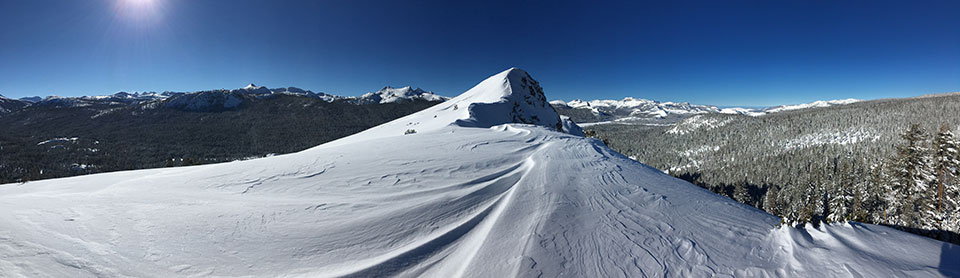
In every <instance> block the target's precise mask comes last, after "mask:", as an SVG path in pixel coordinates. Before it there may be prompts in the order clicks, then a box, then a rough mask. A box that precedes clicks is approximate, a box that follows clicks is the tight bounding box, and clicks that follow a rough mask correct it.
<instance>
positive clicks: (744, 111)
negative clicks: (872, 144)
mask: <svg viewBox="0 0 960 278" xmlns="http://www.w3.org/2000/svg"><path fill="white" fill-rule="evenodd" d="M860 101H862V100H859V99H852V98H848V99H838V100H818V101H814V102H811V103H803V104H793V105H780V106H773V107H767V108H762V109H751V108H739V107H736V108H724V109H722V110H720V113H723V114H740V115H747V116H754V117H756V116H763V115H767V114H771V113H778V112H785V111H793V110H801V109H808V108H821V107H831V106H838V105H847V104H851V103H856V102H860Z"/></svg>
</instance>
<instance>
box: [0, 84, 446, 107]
mask: <svg viewBox="0 0 960 278" xmlns="http://www.w3.org/2000/svg"><path fill="white" fill-rule="evenodd" d="M281 95H292V96H300V97H307V98H315V99H319V100H323V101H326V102H334V101H342V102H346V103H354V104H372V103H395V102H405V101H412V100H422V101H442V100H445V99H446V98H445V97H443V96H439V95H436V94H434V93H433V92H428V91H424V90H423V89H420V88H411V87H409V86H407V87H402V88H393V87H390V86H387V87H384V88H383V89H380V90H379V91H376V92H371V93H366V94H363V95H361V96H359V97H352V96H337V95H331V94H326V93H322V92H318V93H315V92H312V91H310V90H303V89H300V88H296V87H285V88H273V89H268V88H267V87H264V86H257V85H254V84H250V85H247V86H246V87H243V88H239V89H232V90H226V89H221V90H206V91H196V92H169V91H167V92H162V93H157V92H135V93H128V92H117V93H115V94H112V95H104V96H81V97H59V96H48V97H44V98H41V97H26V98H20V99H10V98H5V97H3V96H0V114H5V113H11V112H14V111H17V110H20V109H23V108H26V107H30V106H54V107H84V106H91V105H93V104H108V105H137V106H140V107H142V108H143V109H155V108H160V107H163V108H172V109H178V110H182V111H193V112H215V111H223V110H231V109H237V108H238V107H240V106H241V105H243V104H245V103H249V102H251V101H256V100H257V99H268V98H275V97H277V96H281Z"/></svg>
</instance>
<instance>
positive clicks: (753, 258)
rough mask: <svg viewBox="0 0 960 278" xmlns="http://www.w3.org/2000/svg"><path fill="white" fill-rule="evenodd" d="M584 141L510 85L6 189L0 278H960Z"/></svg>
mask: <svg viewBox="0 0 960 278" xmlns="http://www.w3.org/2000/svg"><path fill="white" fill-rule="evenodd" d="M575 129H576V125H575V124H572V123H571V122H569V121H568V120H566V119H561V118H560V117H558V116H557V115H556V113H555V112H554V111H553V108H551V107H550V106H549V105H548V104H547V102H546V100H545V98H544V97H543V93H542V90H541V89H540V86H539V85H538V84H537V83H536V81H534V80H533V79H532V78H531V77H530V76H529V75H528V74H527V73H526V72H524V71H522V70H519V69H510V70H507V71H504V72H502V73H500V74H497V75H495V76H493V77H490V78H489V79H487V80H484V81H483V82H481V83H480V84H479V85H477V86H476V87H474V88H473V89H471V90H469V91H467V92H466V93H464V94H462V95H460V96H458V97H455V98H453V99H450V100H448V101H446V102H444V103H441V104H439V105H436V106H434V107H431V108H428V109H426V110H424V111H421V112H418V113H415V114H412V115H409V116H407V117H404V118H401V119H398V120H395V121H392V122H390V123H387V124H384V125H381V126H378V127H375V128H372V129H370V130H367V131H364V132H361V133H358V134H355V135H353V136H349V137H346V138H343V139H340V140H337V141H333V142H330V143H327V144H323V145H320V146H317V147H314V148H311V149H308V150H305V151H302V152H299V153H294V154H288V155H278V156H272V157H266V158H261V159H253V160H246V161H236V162H230V163H222V164H212V165H202V166H191V167H179V168H161V169H149V170H138V171H126V172H115V173H106V174H96V175H88V176H80V177H71V178H63V179H54V180H44V181H36V182H29V183H26V184H6V185H0V212H2V213H0V276H3V277H195V276H218V277H223V276H245V277H336V276H342V277H382V276H401V277H413V276H424V277H537V276H543V277H648V276H655V277H662V276H667V277H705V276H721V277H725V276H726V277H728V276H737V277H943V276H960V264H958V262H960V248H957V246H955V245H951V244H947V243H943V242H939V241H935V240H931V239H927V238H923V237H919V236H915V235H912V234H908V233H904V232H900V231H897V230H894V229H890V228H885V227H881V226H875V225H865V224H858V223H852V224H845V225H833V226H824V227H820V228H818V229H815V228H812V227H808V228H806V229H794V228H778V227H776V226H777V223H778V222H779V219H778V218H776V217H774V216H771V215H769V214H767V213H765V212H762V211H760V210H757V209H754V208H751V207H749V206H746V205H742V204H739V203H737V202H735V201H733V200H730V199H727V198H724V197H721V196H718V195H715V194H713V193H711V192H709V191H706V190H703V189H701V188H699V187H697V186H694V185H692V184H689V183H687V182H685V181H682V180H679V179H676V178H673V177H670V176H668V175H666V174H663V173H661V172H660V171H658V170H656V169H653V168H651V167H648V166H645V165H643V164H640V163H638V162H635V161H633V160H631V159H629V158H627V157H624V156H622V155H620V154H618V153H616V152H614V151H612V150H610V149H609V148H607V147H606V146H604V145H603V144H602V143H601V142H600V141H598V140H595V139H590V138H584V137H581V136H577V135H572V134H569V133H564V132H560V131H559V130H567V131H570V132H571V133H576V132H577V131H576V130H575ZM408 130H415V132H416V133H412V134H406V135H405V133H408V132H407V131H408ZM293 140H295V139H293Z"/></svg>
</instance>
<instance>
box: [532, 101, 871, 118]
mask: <svg viewBox="0 0 960 278" xmlns="http://www.w3.org/2000/svg"><path fill="white" fill-rule="evenodd" d="M858 101H860V100H856V99H844V100H829V101H815V102H812V103H805V104H797V105H781V106H774V107H767V108H759V109H757V108H741V107H732V108H720V107H717V106H712V105H696V104H690V103H688V102H659V101H653V100H647V99H637V98H631V97H627V98H624V99H623V100H600V99H597V100H591V101H583V100H579V99H577V100H573V101H570V102H564V101H562V100H554V101H551V102H550V104H551V105H553V106H554V107H557V108H560V109H564V110H566V111H571V110H583V111H590V112H591V113H593V117H592V118H593V119H591V120H589V121H590V122H594V121H631V120H645V119H666V120H677V119H681V118H686V117H689V116H692V115H698V114H707V113H721V114H739V115H746V116H754V117H756V116H762V115H766V114H770V113H777V112H783V111H790V110H799V109H807V108H817V107H829V106H835V105H845V104H850V103H854V102H858ZM571 113H576V112H571ZM580 119H581V120H586V119H584V118H582V117H581V118H580Z"/></svg>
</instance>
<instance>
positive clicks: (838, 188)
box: [827, 163, 854, 223]
mask: <svg viewBox="0 0 960 278" xmlns="http://www.w3.org/2000/svg"><path fill="white" fill-rule="evenodd" d="M837 174H838V175H840V178H839V181H838V182H836V183H833V186H831V188H830V193H829V196H830V205H829V208H830V212H829V215H827V222H830V223H837V222H846V221H849V220H851V219H852V218H853V207H854V204H853V203H854V197H853V195H854V194H853V183H854V177H853V175H854V173H853V172H852V170H851V168H850V165H849V164H846V163H841V164H840V169H839V170H838V172H837Z"/></svg>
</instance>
